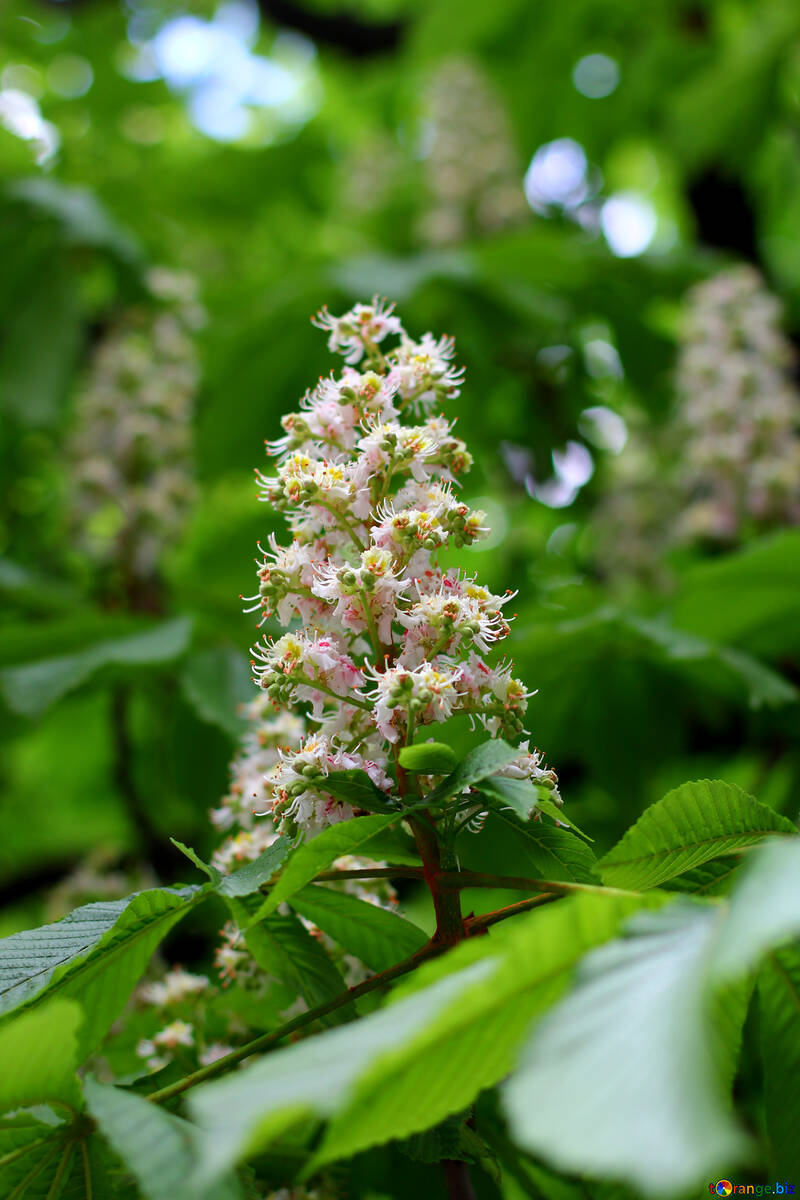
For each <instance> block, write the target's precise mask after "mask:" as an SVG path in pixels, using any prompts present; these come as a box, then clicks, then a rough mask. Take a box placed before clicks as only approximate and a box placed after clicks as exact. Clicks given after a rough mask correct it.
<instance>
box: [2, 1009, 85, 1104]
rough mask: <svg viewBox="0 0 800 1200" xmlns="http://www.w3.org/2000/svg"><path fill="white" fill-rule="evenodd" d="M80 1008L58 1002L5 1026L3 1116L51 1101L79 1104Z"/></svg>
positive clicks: (3, 1039)
mask: <svg viewBox="0 0 800 1200" xmlns="http://www.w3.org/2000/svg"><path fill="white" fill-rule="evenodd" d="M82 1020H83V1013H82V1012H81V1009H80V1006H79V1005H78V1004H76V1003H75V1002H74V1001H72V1000H54V1001H53V1002H52V1004H44V1005H40V1006H39V1007H38V1008H36V1009H34V1010H33V1011H32V1012H26V1013H23V1014H22V1015H21V1016H19V1017H17V1019H16V1020H14V1021H7V1022H5V1024H3V1025H2V1026H0V1063H2V1064H3V1069H2V1074H0V1112H7V1111H8V1110H9V1109H13V1108H25V1107H28V1106H29V1105H31V1104H39V1103H42V1102H44V1101H46V1100H49V1101H56V1100H61V1101H64V1102H65V1103H67V1104H72V1105H77V1104H78V1102H79V1100H80V1090H79V1088H78V1081H77V1076H76V1074H75V1071H76V1069H77V1066H78V1040H77V1037H76V1034H77V1030H78V1027H79V1025H80V1023H81V1021H82Z"/></svg>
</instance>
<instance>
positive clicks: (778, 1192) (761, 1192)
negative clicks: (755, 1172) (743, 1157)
mask: <svg viewBox="0 0 800 1200" xmlns="http://www.w3.org/2000/svg"><path fill="white" fill-rule="evenodd" d="M708 1190H709V1192H710V1193H711V1195H712V1196H793V1195H794V1184H793V1183H789V1182H788V1180H784V1181H783V1183H731V1181H730V1180H729V1179H718V1180H717V1182H716V1183H710V1184H709V1185H708Z"/></svg>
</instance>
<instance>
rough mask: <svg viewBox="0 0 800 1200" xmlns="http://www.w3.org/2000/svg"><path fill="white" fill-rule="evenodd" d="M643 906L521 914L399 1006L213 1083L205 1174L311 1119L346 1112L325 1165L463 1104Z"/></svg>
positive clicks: (443, 965)
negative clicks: (591, 952)
mask: <svg viewBox="0 0 800 1200" xmlns="http://www.w3.org/2000/svg"><path fill="white" fill-rule="evenodd" d="M652 902H653V903H655V902H657V901H656V899H655V898H654V899H653V901H652ZM639 903H640V901H639V899H638V898H637V897H622V896H618V895H617V896H605V895H603V894H602V893H596V894H593V895H582V896H578V897H574V898H571V899H569V900H566V901H561V902H559V904H558V905H553V906H552V908H548V909H545V910H543V911H542V912H541V913H536V914H531V916H530V917H521V918H519V921H518V922H517V923H516V924H515V927H514V928H508V927H507V931H505V932H504V936H502V937H498V938H497V939H495V938H478V939H475V940H474V941H473V942H466V943H464V945H463V946H461V947H458V948H457V949H456V950H454V951H451V952H450V953H448V954H447V955H445V956H444V957H443V958H442V959H439V960H436V961H435V962H433V963H431V964H429V965H428V966H427V967H424V968H422V970H421V972H420V978H418V979H415V980H414V983H413V985H412V986H413V988H414V990H413V991H408V992H406V994H404V995H403V996H402V997H401V998H399V999H397V1000H396V1002H395V1003H393V1004H390V1005H389V1006H388V1007H387V1008H384V1009H381V1010H379V1011H378V1012H376V1013H373V1014H371V1015H370V1016H368V1017H364V1018H361V1019H360V1020H358V1021H355V1022H353V1023H351V1024H349V1025H346V1026H344V1027H342V1028H340V1029H336V1030H328V1031H326V1032H324V1033H322V1034H320V1035H318V1036H317V1037H314V1038H310V1039H308V1040H306V1041H304V1042H299V1043H296V1044H295V1045H292V1046H288V1047H286V1048H284V1049H281V1050H278V1051H276V1052H274V1053H272V1054H268V1055H267V1056H265V1057H264V1058H262V1059H261V1060H260V1061H258V1062H256V1063H254V1064H253V1065H252V1066H251V1067H247V1068H245V1069H244V1070H242V1071H240V1072H238V1073H237V1074H236V1076H235V1077H231V1078H229V1079H226V1080H223V1081H221V1082H218V1083H212V1084H207V1085H205V1086H201V1087H200V1088H198V1089H197V1090H196V1091H195V1092H194V1094H193V1097H192V1098H191V1100H190V1105H191V1109H192V1112H193V1114H194V1115H195V1117H196V1118H197V1120H198V1123H199V1124H200V1125H201V1126H202V1127H203V1128H205V1129H207V1130H209V1132H210V1131H212V1130H213V1132H214V1137H213V1139H211V1140H209V1143H208V1144H207V1146H206V1150H205V1156H206V1157H205V1159H204V1161H203V1163H201V1166H200V1175H201V1177H203V1178H205V1177H206V1173H209V1174H210V1175H212V1176H214V1175H216V1174H218V1173H222V1172H224V1171H225V1170H228V1169H229V1168H230V1166H231V1164H232V1163H234V1162H235V1161H237V1160H239V1159H240V1158H242V1157H244V1156H246V1155H247V1154H251V1153H255V1152H256V1151H258V1150H259V1149H260V1148H262V1147H263V1146H265V1145H266V1144H267V1143H268V1142H269V1141H270V1139H271V1138H273V1137H276V1136H278V1135H279V1134H280V1133H281V1132H282V1131H284V1130H286V1129H287V1128H289V1127H290V1126H291V1125H292V1124H293V1123H294V1122H295V1121H297V1120H299V1119H300V1118H303V1117H311V1116H314V1115H316V1116H318V1117H334V1118H335V1119H334V1121H333V1123H332V1124H331V1126H330V1128H329V1130H328V1132H327V1135H326V1138H325V1141H324V1142H323V1145H322V1147H321V1149H320V1151H319V1152H318V1156H317V1159H316V1160H315V1164H317V1165H318V1164H319V1163H321V1162H327V1161H329V1160H332V1159H335V1158H342V1157H348V1156H350V1155H352V1154H355V1153H358V1152H359V1151H360V1150H362V1149H366V1148H367V1147H369V1146H371V1145H375V1144H379V1143H381V1142H386V1141H389V1140H390V1139H393V1138H402V1137H407V1136H409V1135H410V1134H413V1133H417V1132H419V1131H421V1130H423V1129H428V1128H430V1127H431V1126H432V1125H434V1124H436V1123H437V1122H439V1121H440V1120H443V1119H444V1118H445V1117H447V1116H449V1115H450V1114H451V1113H454V1112H459V1111H461V1110H462V1109H464V1108H465V1107H467V1106H468V1105H469V1104H470V1103H471V1102H472V1100H474V1098H475V1096H476V1095H477V1093H478V1092H479V1091H480V1090H481V1089H482V1088H484V1087H489V1086H492V1085H493V1084H495V1083H497V1081H498V1080H499V1079H500V1078H502V1076H503V1075H504V1074H505V1073H506V1072H507V1071H508V1070H509V1068H510V1066H511V1064H512V1062H513V1055H514V1050H515V1048H516V1046H517V1045H518V1044H519V1042H520V1040H521V1039H522V1038H523V1037H524V1034H525V1032H526V1030H527V1028H528V1026H529V1024H530V1021H531V1019H532V1017H533V1015H534V1014H535V1013H537V1012H541V1011H542V1010H543V1009H544V1008H546V1007H547V1005H548V1004H550V1003H551V1002H552V1001H553V999H554V998H556V997H558V996H560V995H561V994H562V992H563V989H564V987H565V986H566V983H567V981H568V978H569V974H570V971H571V969H572V967H573V966H574V964H575V962H576V961H577V960H578V958H579V957H580V955H581V954H582V953H583V952H584V950H586V949H587V948H588V947H590V946H593V945H597V944H598V943H599V942H602V941H603V940H606V939H607V938H609V937H611V936H613V935H614V933H615V932H616V930H617V929H618V928H619V925H620V923H621V922H622V920H624V918H625V917H626V916H628V915H629V914H630V913H631V912H632V911H634V910H635V908H636V907H637V905H638V904H639ZM509 924H510V923H509Z"/></svg>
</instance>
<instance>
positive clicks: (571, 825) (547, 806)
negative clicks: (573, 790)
mask: <svg viewBox="0 0 800 1200" xmlns="http://www.w3.org/2000/svg"><path fill="white" fill-rule="evenodd" d="M539 811H540V812H543V813H545V814H546V815H547V816H548V817H550V819H551V820H553V821H558V822H559V823H560V824H561V825H566V826H567V828H568V829H573V830H574V831H575V833H579V834H580V835H581V837H583V838H586V839H587V840H588V841H590V842H592V841H594V838H590V837H589V835H588V833H584V832H583V830H582V829H579V828H578V826H577V825H576V824H575V822H574V821H570V819H569V817H568V816H566V814H565V813H564V812H563V810H562V809H561V808H559V806H558V805H557V804H555V803H554V802H553V801H552V800H550V799H549V798H548V797H547V796H543V797H542V799H541V800H540V801H539Z"/></svg>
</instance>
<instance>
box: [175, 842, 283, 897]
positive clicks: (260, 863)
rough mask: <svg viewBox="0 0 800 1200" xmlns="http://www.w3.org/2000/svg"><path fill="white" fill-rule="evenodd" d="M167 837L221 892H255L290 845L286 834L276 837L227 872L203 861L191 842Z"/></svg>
mask: <svg viewBox="0 0 800 1200" xmlns="http://www.w3.org/2000/svg"><path fill="white" fill-rule="evenodd" d="M169 840H170V841H171V842H172V844H173V846H176V847H177V849H178V850H180V852H181V853H182V854H185V855H186V857H187V858H188V859H189V862H191V863H194V865H195V866H196V867H197V868H198V870H200V871H202V872H203V874H204V875H207V876H208V878H209V879H210V880H211V882H212V884H213V885H214V891H215V892H217V893H218V894H219V895H220V896H249V895H251V894H252V893H253V892H257V891H258V889H259V888H260V887H261V885H262V884H264V883H269V881H270V879H271V878H272V876H273V875H274V874H275V872H276V871H277V870H278V869H279V868H280V866H281V864H282V863H283V861H284V859H285V858H286V856H287V854H288V853H289V851H290V849H291V846H292V844H291V842H290V841H289V839H288V838H286V837H279V838H277V840H276V841H274V842H273V843H272V845H271V846H267V848H266V850H264V851H262V853H261V854H259V856H258V858H255V859H253V861H252V862H249V863H245V865H244V866H243V867H239V868H238V870H236V871H232V872H231V874H230V875H223V873H222V872H221V871H218V870H217V868H216V867H214V866H212V865H211V864H210V863H207V862H203V860H202V858H200V857H199V855H197V854H196V853H195V852H194V850H192V848H191V846H185V845H184V844H183V842H179V841H177V840H176V839H175V838H170V839H169Z"/></svg>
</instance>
